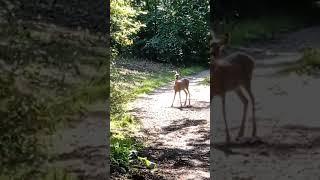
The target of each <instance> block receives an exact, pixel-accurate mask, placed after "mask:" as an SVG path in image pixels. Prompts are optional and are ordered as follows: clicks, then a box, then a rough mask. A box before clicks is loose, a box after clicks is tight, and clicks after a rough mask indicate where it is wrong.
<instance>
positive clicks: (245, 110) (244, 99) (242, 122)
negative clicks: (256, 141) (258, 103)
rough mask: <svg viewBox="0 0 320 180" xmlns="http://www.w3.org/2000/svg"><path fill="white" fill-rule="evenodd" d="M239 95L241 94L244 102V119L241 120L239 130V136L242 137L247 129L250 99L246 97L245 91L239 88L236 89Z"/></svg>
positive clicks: (240, 96)
mask: <svg viewBox="0 0 320 180" xmlns="http://www.w3.org/2000/svg"><path fill="white" fill-rule="evenodd" d="M236 93H237V95H238V96H239V98H240V100H241V102H242V104H243V114H242V121H241V126H240V130H239V134H238V137H237V139H238V138H240V137H242V136H243V134H244V130H245V122H246V119H247V111H248V110H247V109H248V102H249V101H248V99H247V98H246V96H245V95H244V94H243V92H242V91H241V89H237V90H236Z"/></svg>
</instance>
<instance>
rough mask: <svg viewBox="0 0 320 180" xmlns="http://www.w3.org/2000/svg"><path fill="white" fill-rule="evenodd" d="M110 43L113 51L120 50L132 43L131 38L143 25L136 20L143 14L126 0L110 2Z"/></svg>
mask: <svg viewBox="0 0 320 180" xmlns="http://www.w3.org/2000/svg"><path fill="white" fill-rule="evenodd" d="M110 7H111V11H110V14H111V43H112V47H113V48H115V49H118V50H119V49H121V47H125V46H128V45H131V44H132V43H133V40H132V36H133V35H135V34H136V33H137V32H138V30H139V29H140V28H141V27H143V26H144V25H143V24H142V23H141V22H140V21H138V20H137V16H138V15H140V14H141V13H143V12H142V11H141V10H140V9H139V8H137V7H133V6H132V2H131V1H128V0H111V1H110Z"/></svg>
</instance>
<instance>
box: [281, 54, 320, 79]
mask: <svg viewBox="0 0 320 180" xmlns="http://www.w3.org/2000/svg"><path fill="white" fill-rule="evenodd" d="M291 72H294V73H297V74H299V75H305V74H306V75H314V74H317V73H319V72H320V49H315V48H308V49H305V50H304V52H303V56H302V58H301V59H300V60H299V61H298V62H297V63H296V64H293V65H291V66H289V67H286V68H284V69H283V70H281V71H280V74H287V73H291Z"/></svg>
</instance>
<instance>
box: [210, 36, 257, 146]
mask: <svg viewBox="0 0 320 180" xmlns="http://www.w3.org/2000/svg"><path fill="white" fill-rule="evenodd" d="M210 33H211V40H210V71H211V73H210V101H211V102H212V99H213V98H214V97H216V96H220V97H221V99H222V117H223V120H224V124H225V134H226V143H227V144H228V143H229V142H230V139H231V137H230V134H229V128H228V123H227V120H226V107H225V106H226V102H225V99H226V93H227V92H231V91H234V92H235V93H236V94H237V96H238V97H239V98H240V100H241V102H242V104H243V106H244V107H243V115H242V121H241V125H240V130H239V133H238V136H237V138H236V141H238V140H240V138H241V137H243V135H244V131H245V121H246V118H247V108H248V103H249V101H251V104H252V127H253V129H252V138H255V137H256V134H257V127H256V119H255V98H254V95H253V93H252V90H251V80H252V74H253V70H254V67H255V59H254V58H253V57H252V56H250V55H248V54H246V53H243V52H234V53H232V54H230V55H227V56H226V57H223V58H222V57H221V54H222V52H223V51H224V49H225V47H226V45H227V44H228V43H229V42H230V36H231V34H230V33H225V35H224V37H223V38H222V39H216V38H215V37H214V32H213V31H212V30H211V32H210ZM245 93H247V95H248V96H249V97H247V96H245Z"/></svg>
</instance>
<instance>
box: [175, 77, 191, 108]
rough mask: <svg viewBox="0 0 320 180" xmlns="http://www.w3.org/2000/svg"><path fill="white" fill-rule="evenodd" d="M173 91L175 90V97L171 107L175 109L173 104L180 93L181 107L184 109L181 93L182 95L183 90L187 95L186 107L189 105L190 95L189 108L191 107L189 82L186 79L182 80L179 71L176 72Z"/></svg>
mask: <svg viewBox="0 0 320 180" xmlns="http://www.w3.org/2000/svg"><path fill="white" fill-rule="evenodd" d="M173 89H174V96H173V101H172V104H171V107H173V103H174V100H175V98H176V94H177V92H179V98H180V107H182V103H181V93H180V91H182V90H183V91H184V92H185V94H186V100H185V102H184V106H185V105H186V104H187V99H188V95H189V106H190V92H189V80H188V79H186V78H183V79H180V74H179V72H178V71H175V82H174V86H173Z"/></svg>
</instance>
